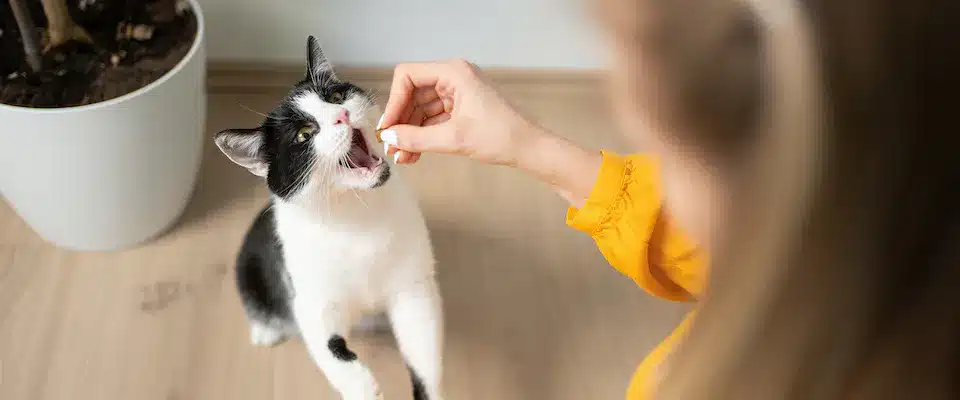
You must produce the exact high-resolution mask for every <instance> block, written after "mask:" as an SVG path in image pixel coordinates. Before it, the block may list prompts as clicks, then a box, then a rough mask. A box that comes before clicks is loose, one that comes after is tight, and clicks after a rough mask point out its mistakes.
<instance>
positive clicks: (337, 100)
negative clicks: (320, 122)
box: [327, 92, 344, 104]
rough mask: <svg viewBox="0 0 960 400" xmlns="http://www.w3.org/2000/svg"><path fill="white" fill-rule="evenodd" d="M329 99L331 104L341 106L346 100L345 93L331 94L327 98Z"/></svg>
mask: <svg viewBox="0 0 960 400" xmlns="http://www.w3.org/2000/svg"><path fill="white" fill-rule="evenodd" d="M327 99H328V100H329V102H331V103H334V104H341V103H343V100H344V96H343V92H333V93H330V95H329V96H327Z"/></svg>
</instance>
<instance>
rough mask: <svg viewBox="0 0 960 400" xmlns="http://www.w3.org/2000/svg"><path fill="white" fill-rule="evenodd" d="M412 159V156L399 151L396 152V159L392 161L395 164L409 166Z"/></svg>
mask: <svg viewBox="0 0 960 400" xmlns="http://www.w3.org/2000/svg"><path fill="white" fill-rule="evenodd" d="M412 158H413V154H412V153H409V152H406V151H403V150H400V151H398V152H397V159H396V160H395V161H394V162H395V163H397V164H410V160H411V159H412Z"/></svg>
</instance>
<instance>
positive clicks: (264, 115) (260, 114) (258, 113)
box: [237, 102, 270, 118]
mask: <svg viewBox="0 0 960 400" xmlns="http://www.w3.org/2000/svg"><path fill="white" fill-rule="evenodd" d="M237 104H239V105H240V107H243V108H244V109H246V110H247V111H250V112H252V113H254V114H257V115H259V116H261V117H264V118H270V116H268V115H267V114H264V113H262V112H260V111H257V110H254V109H252V108H250V107H247V106H246V105H244V104H243V103H239V102H238V103H237Z"/></svg>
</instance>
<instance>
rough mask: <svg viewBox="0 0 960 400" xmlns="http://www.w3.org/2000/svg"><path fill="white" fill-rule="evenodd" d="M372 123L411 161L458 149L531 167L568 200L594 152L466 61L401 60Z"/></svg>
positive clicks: (392, 150) (580, 187) (592, 170)
mask: <svg viewBox="0 0 960 400" xmlns="http://www.w3.org/2000/svg"><path fill="white" fill-rule="evenodd" d="M379 128H387V129H386V130H384V131H382V132H381V133H380V138H381V139H383V141H384V146H385V150H386V153H387V155H388V156H389V155H391V154H393V155H394V160H395V161H396V162H397V163H398V164H412V163H415V162H417V160H419V159H420V154H421V153H423V152H434V153H447V154H457V155H463V156H467V157H470V158H472V159H474V160H478V161H481V162H484V163H487V164H495V165H506V166H511V167H517V168H519V169H521V170H524V171H526V172H529V173H531V174H532V175H534V176H536V177H537V178H539V179H540V180H542V181H544V182H546V183H548V184H550V185H552V186H553V187H554V189H555V190H556V191H557V192H558V193H559V194H560V195H561V196H562V197H564V198H566V199H567V201H569V202H570V203H571V204H573V205H574V206H580V205H582V204H583V202H584V201H585V200H586V198H587V196H589V194H590V190H591V189H592V188H593V183H594V181H595V180H596V178H597V174H598V173H599V170H600V163H601V157H600V154H599V153H598V152H590V151H587V150H584V149H583V148H580V147H578V146H576V145H574V144H572V143H570V142H568V141H566V140H564V139H562V138H560V137H557V136H556V135H553V134H551V133H549V132H547V131H546V130H544V129H542V128H540V127H539V126H537V125H536V124H533V123H532V122H530V121H528V120H527V119H526V118H524V117H523V116H521V115H520V113H518V112H517V111H516V110H515V109H514V108H513V107H512V106H511V105H510V104H509V103H507V101H506V100H504V99H503V97H501V96H500V95H499V94H498V93H497V91H496V90H494V89H493V87H492V86H491V85H490V83H489V82H487V80H486V79H484V77H483V75H482V74H481V72H480V70H479V69H478V68H477V67H476V66H474V65H473V64H471V63H469V62H466V61H448V62H441V63H423V64H401V65H399V66H397V68H396V70H395V72H394V75H393V85H392V87H391V89H390V97H389V99H388V100H387V106H386V109H385V111H384V114H383V117H382V119H381V120H380V123H379V126H378V129H379Z"/></svg>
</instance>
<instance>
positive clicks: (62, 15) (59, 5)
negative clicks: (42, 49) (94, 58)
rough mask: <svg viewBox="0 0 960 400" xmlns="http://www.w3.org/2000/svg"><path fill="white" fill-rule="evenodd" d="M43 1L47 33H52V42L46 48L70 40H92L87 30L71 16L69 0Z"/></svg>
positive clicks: (88, 41)
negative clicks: (68, 6)
mask: <svg viewBox="0 0 960 400" xmlns="http://www.w3.org/2000/svg"><path fill="white" fill-rule="evenodd" d="M42 2H43V13H44V14H46V15H47V33H48V34H49V35H50V42H49V43H47V47H46V50H49V49H52V48H54V47H57V46H59V45H61V44H64V43H66V42H69V41H70V40H78V41H81V42H87V43H90V42H91V40H90V35H88V34H87V31H86V30H84V29H83V27H82V26H80V25H77V23H76V22H73V18H71V17H70V10H69V9H68V8H67V0H42Z"/></svg>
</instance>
